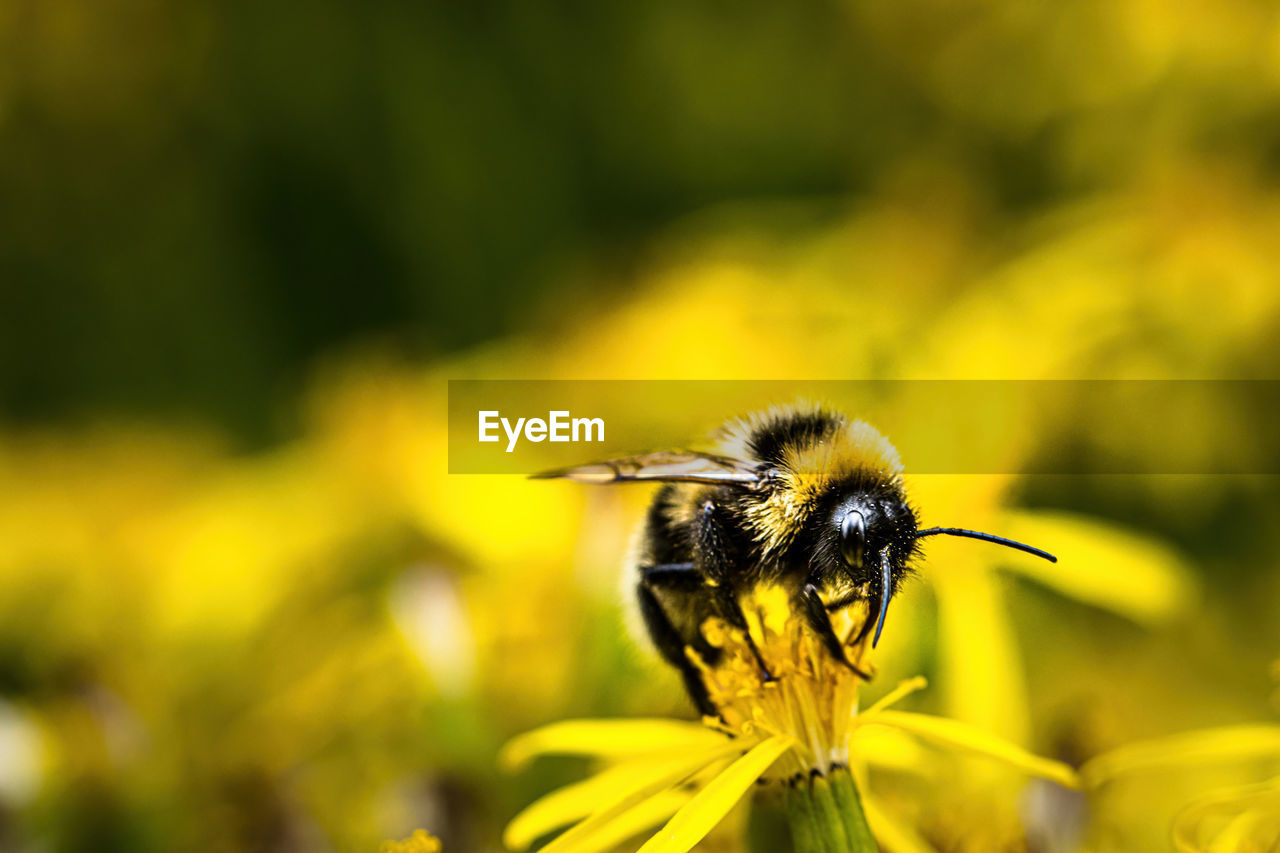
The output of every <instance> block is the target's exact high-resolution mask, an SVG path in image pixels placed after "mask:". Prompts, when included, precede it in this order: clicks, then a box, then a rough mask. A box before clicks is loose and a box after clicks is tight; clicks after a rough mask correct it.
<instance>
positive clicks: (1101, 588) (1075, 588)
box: [1000, 510, 1196, 624]
mask: <svg viewBox="0 0 1280 853" xmlns="http://www.w3.org/2000/svg"><path fill="white" fill-rule="evenodd" d="M1000 533H1001V535H1003V536H1009V537H1012V538H1014V539H1017V540H1019V541H1021V542H1027V543H1029V544H1032V545H1035V546H1037V547H1040V548H1044V549H1045V550H1046V551H1049V552H1051V553H1052V554H1054V555H1055V556H1057V558H1058V562H1056V563H1050V562H1049V561H1048V560H1041V559H1039V558H1037V557H1032V556H1031V555H1029V554H1023V553H1021V552H1017V551H1008V552H1007V553H1006V554H1005V555H1004V556H1005V557H1006V558H1007V559H1006V561H1005V562H1004V563H1003V565H1005V566H1006V567H1007V568H1009V569H1011V570H1014V571H1016V572H1017V573H1018V574H1020V575H1022V576H1024V577H1028V578H1031V579H1032V580H1035V581H1038V582H1040V583H1042V584H1044V585H1045V586H1048V587H1051V588H1053V589H1055V590H1057V591H1058V592H1060V593H1062V594H1063V595H1066V596H1069V597H1071V598H1074V599H1077V600H1079V601H1083V602H1087V603H1089V604H1093V605H1096V606H1098V607H1103V608H1106V609H1107V610H1110V611H1112V612H1114V613H1119V614H1121V615H1123V616H1126V617H1128V618H1129V619H1132V620H1133V621H1135V622H1139V623H1142V624H1154V623H1158V622H1160V621H1162V620H1165V619H1168V618H1170V617H1172V616H1174V615H1176V614H1178V613H1183V612H1186V611H1187V610H1188V609H1189V608H1190V607H1191V605H1192V604H1193V603H1194V601H1195V597H1196V584H1195V581H1194V577H1195V574H1194V572H1192V571H1191V569H1190V567H1189V566H1188V565H1187V563H1186V561H1184V560H1183V559H1182V558H1180V557H1179V556H1178V554H1177V552H1176V551H1174V550H1173V549H1172V548H1169V547H1168V546H1166V545H1163V544H1161V543H1159V542H1157V541H1155V540H1153V539H1150V538H1147V537H1145V536H1140V535H1138V534H1136V533H1133V532H1130V531H1127V530H1124V529H1122V528H1120V527H1117V526H1115V525H1112V524H1107V523H1105V522H1102V521H1098V520H1094V519H1090V518H1086V517H1083V516H1077V515H1071V514H1069V513H1057V512H1031V511H1026V510H1020V511H1010V512H1007V513H1005V515H1004V518H1003V521H1002V522H1001V530H1000Z"/></svg>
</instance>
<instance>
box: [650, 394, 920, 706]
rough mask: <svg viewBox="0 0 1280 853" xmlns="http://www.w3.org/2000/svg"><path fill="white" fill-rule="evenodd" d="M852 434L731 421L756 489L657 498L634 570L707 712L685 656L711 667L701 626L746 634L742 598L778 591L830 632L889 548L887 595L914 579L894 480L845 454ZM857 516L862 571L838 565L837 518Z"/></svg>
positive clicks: (907, 520) (814, 422)
mask: <svg viewBox="0 0 1280 853" xmlns="http://www.w3.org/2000/svg"><path fill="white" fill-rule="evenodd" d="M849 427H850V422H849V421H848V420H847V419H846V418H844V417H843V416H842V415H839V414H838V413H832V412H827V411H824V410H820V409H803V410H800V409H783V410H773V411H771V412H769V413H766V414H765V415H761V416H757V417H756V418H754V419H752V420H750V421H747V422H745V423H738V424H736V425H735V428H736V430H737V432H736V434H735V435H733V436H732V437H733V438H734V450H735V451H736V453H735V455H736V456H737V458H740V459H743V460H744V461H746V462H750V463H752V464H754V465H756V466H757V468H758V470H759V471H760V474H761V477H760V482H759V484H758V485H756V486H754V487H751V488H744V487H742V486H739V485H734V484H707V483H689V482H680V483H666V484H664V485H663V486H662V487H661V488H660V489H659V490H658V492H657V493H656V494H655V495H654V499H653V502H652V503H651V504H650V506H649V510H648V513H647V516H646V519H645V522H644V528H643V530H642V533H641V537H640V542H639V547H638V548H637V549H636V553H635V555H634V560H633V565H632V567H631V569H630V571H633V572H634V573H635V575H634V576H635V577H636V592H637V595H638V597H639V600H640V609H641V613H642V615H643V616H644V620H645V625H646V628H647V630H648V633H649V635H650V637H651V638H652V639H653V641H654V644H655V645H656V646H657V648H658V651H659V652H660V653H661V654H662V656H663V657H664V658H665V659H666V660H667V661H668V662H669V663H671V664H672V665H674V666H676V667H677V668H679V669H680V670H681V672H682V673H683V675H684V677H685V682H686V685H687V686H688V687H689V692H690V694H691V695H692V697H693V699H694V701H695V702H696V703H697V704H698V705H699V706H700V708H701V709H702V710H703V712H704V713H712V709H710V707H709V703H708V702H707V699H706V695H705V690H703V689H702V687H701V683H700V679H699V677H698V675H697V672H696V670H695V669H694V667H692V665H691V664H690V662H689V659H688V654H687V651H686V648H688V647H692V648H693V649H695V650H696V651H697V652H698V653H699V654H700V655H701V656H702V657H703V658H704V659H705V660H707V661H708V662H710V663H714V660H715V656H716V650H715V649H712V648H710V647H708V646H707V644H706V642H705V640H704V639H703V637H702V631H701V628H702V625H703V623H704V622H705V620H706V619H707V618H708V617H712V616H717V617H720V618H722V619H725V620H727V621H728V622H730V623H731V624H735V625H739V626H742V625H743V624H744V617H743V614H742V610H741V602H742V599H743V597H744V596H746V595H747V594H749V593H750V592H752V591H753V590H754V589H756V588H757V587H759V586H761V585H776V586H779V587H781V588H783V589H785V590H786V591H787V592H788V594H789V595H790V596H792V599H793V602H794V606H793V610H794V611H795V612H797V613H801V614H809V618H810V621H811V627H813V628H814V629H815V630H816V631H818V632H819V633H822V632H823V631H824V630H825V631H826V632H827V633H828V634H829V633H830V631H831V628H830V623H829V620H828V617H827V616H826V613H827V612H828V611H830V612H834V611H837V610H839V609H841V608H843V607H847V606H850V605H852V604H854V603H855V602H857V601H860V600H863V599H870V598H871V597H872V596H873V595H875V594H878V593H879V587H880V578H881V562H880V560H881V557H880V555H881V553H882V552H885V549H887V555H888V561H889V565H890V568H891V570H890V578H891V583H890V587H889V589H888V590H886V591H885V592H886V593H887V595H888V596H890V597H892V595H893V594H894V593H896V592H897V590H898V587H899V585H900V583H901V582H902V580H903V579H904V578H906V577H907V576H908V575H909V574H910V573H911V569H910V565H911V563H912V561H913V560H914V558H915V557H916V554H917V545H916V539H915V533H916V531H917V529H918V525H917V520H916V514H915V512H914V511H913V510H912V508H911V507H910V505H909V504H908V502H907V499H906V493H905V491H904V489H903V485H902V480H901V476H900V472H899V471H898V470H896V469H893V468H887V467H886V466H879V465H875V464H866V465H863V464H859V463H858V460H859V459H860V458H861V457H860V454H861V452H862V450H863V448H859V447H857V446H844V445H845V444H850V436H855V437H856V435H858V434H859V433H857V431H856V430H851V429H850V428H849ZM866 429H868V430H869V428H866ZM875 438H876V439H877V440H878V441H881V442H883V439H881V438H880V437H879V435H878V434H875ZM886 446H887V443H886ZM890 450H891V448H890ZM814 459H817V460H819V461H820V462H821V461H822V460H826V459H830V460H831V462H832V465H831V467H830V468H827V467H824V466H823V465H821V464H818V465H814V464H812V463H813V461H814ZM797 460H800V461H802V462H804V463H805V465H807V466H808V467H805V466H804V465H799V464H798V463H797ZM894 462H896V454H895V455H894ZM779 506H785V507H786V508H787V511H785V512H784V511H782V510H777V509H775V508H776V507H779ZM854 510H856V511H857V512H858V513H859V514H861V517H863V518H864V519H865V520H866V524H865V527H866V537H865V538H866V544H867V554H868V556H867V559H865V560H864V561H862V562H861V563H860V564H858V565H851V564H850V562H849V561H848V560H847V559H846V558H845V557H844V556H842V552H841V539H840V523H841V520H842V519H843V518H845V517H846V515H848V514H849V513H850V512H852V511H854ZM824 625H825V628H824ZM824 639H826V640H827V641H828V642H829V643H830V642H832V641H833V640H834V638H828V637H824ZM833 650H836V649H835V647H833Z"/></svg>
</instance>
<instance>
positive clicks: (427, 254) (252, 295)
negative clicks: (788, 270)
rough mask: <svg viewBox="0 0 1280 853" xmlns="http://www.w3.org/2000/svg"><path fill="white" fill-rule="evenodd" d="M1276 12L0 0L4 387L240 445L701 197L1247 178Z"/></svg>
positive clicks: (86, 412) (507, 317)
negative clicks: (380, 362) (1227, 172)
mask: <svg viewBox="0 0 1280 853" xmlns="http://www.w3.org/2000/svg"><path fill="white" fill-rule="evenodd" d="M1273 33H1274V20H1273V16H1272V14H1271V13H1270V12H1269V11H1268V6H1267V4H1265V3H1260V2H1256V3H1255V2H1230V3H1223V4H1213V5H1212V7H1210V6H1209V5H1207V4H1203V5H1202V4H1194V3H1193V4H1188V5H1187V8H1186V9H1183V10H1181V11H1180V12H1176V13H1175V12H1172V11H1168V10H1162V9H1161V8H1160V7H1153V6H1151V5H1150V4H1146V3H1143V2H1140V0H1126V2H1121V3H1104V2H1076V3H1070V4H1066V5H1061V6H1050V5H1048V4H1044V5H1040V6H1020V5H1017V4H1008V3H983V4H977V5H973V6H967V7H955V6H951V5H948V4H942V3H927V2H926V3H915V4H908V5H905V6H892V7H886V6H885V5H884V4H878V3H871V2H857V0H848V2H818V3H810V4H800V5H792V6H785V7H783V6H778V5H777V4H775V3H766V2H759V0H749V2H745V3H744V2H739V3H734V4H723V3H720V4H717V3H698V4H687V3H673V2H661V3H632V2H626V3H610V4H590V3H553V4H538V5H534V6H530V5H528V4H522V3H516V2H489V3H478V4H465V3H449V2H431V3H398V2H397V3H388V2H373V3H363V4H352V3H344V2H337V0H318V2H313V3H308V4H305V5H301V6H300V5H298V4H296V3H286V2H283V0H265V2H241V0H235V1H234V2H218V3H213V2H207V0H196V2H185V3H176V2H164V1H163V0H115V2H112V3H106V4H103V3H91V2H85V0H9V2H6V3H5V8H4V11H3V12H2V13H0V185H3V187H4V193H3V196H2V200H0V282H3V287H0V299H2V300H3V302H0V405H2V406H3V411H5V412H6V413H8V415H9V417H10V418H20V419H23V420H29V419H49V418H57V417H62V416H73V417H77V418H81V419H83V418H85V417H91V416H96V415H100V414H101V413H102V412H103V411H114V412H117V413H121V414H124V415H134V414H140V413H141V414H145V413H149V412H155V413H160V414H163V415H169V416H179V417H188V418H194V419H205V418H212V419H214V420H215V421H217V422H218V423H222V424H225V425H228V426H229V427H231V428H232V429H233V430H235V431H237V432H238V433H239V434H240V435H241V436H242V437H244V438H246V439H251V440H261V439H264V438H268V437H271V436H277V437H278V436H279V435H281V434H282V431H283V432H287V431H288V427H289V419H288V416H287V413H288V406H287V403H282V401H289V400H293V399H296V394H297V392H298V390H299V388H300V381H301V378H302V377H303V376H304V375H305V373H306V372H307V370H308V369H309V366H310V365H311V364H312V363H313V362H314V360H315V358H316V357H317V356H319V355H322V354H323V353H325V352H327V351H328V350H329V349H330V348H332V347H333V346H341V345H344V344H351V343H352V342H359V341H367V340H370V339H375V340H382V341H386V340H391V341H395V342H397V343H398V346H400V347H402V348H404V349H406V350H408V351H410V352H416V353H421V354H440V353H444V352H450V351H455V350H457V349H458V348H460V347H465V346H468V345H472V344H475V343H476V342H478V341H481V340H484V339H486V338H489V337H492V336H494V335H499V334H504V333H511V332H514V331H517V330H521V329H524V328H526V318H528V317H529V316H530V314H531V313H532V314H533V315H534V316H535V317H539V318H541V320H542V321H543V322H546V321H547V320H548V317H549V316H552V315H554V312H555V311H556V310H557V309H558V308H559V306H561V305H562V304H563V299H564V298H565V297H566V296H567V295H568V294H572V293H574V292H575V291H578V290H582V289H584V288H586V287H588V286H589V287H590V288H591V289H592V290H593V291H596V290H598V289H600V288H602V287H613V288H617V287H623V286H625V278H626V273H627V270H628V269H631V268H633V266H634V263H635V258H636V255H637V252H639V251H640V250H641V248H642V247H643V246H644V244H645V241H646V240H647V239H648V238H649V236H650V235H651V234H652V233H653V231H654V229H655V228H658V227H661V226H662V225H664V224H665V223H669V222H671V221H672V220H673V219H675V218H677V217H680V216H683V215H685V214H688V213H690V212H692V211H696V210H700V209H704V208H706V207H708V206H712V205H717V204H720V203H723V202H726V201H737V200H743V199H749V200H762V199H769V198H778V199H794V198H797V197H804V198H809V199H813V200H815V201H822V200H825V205H823V204H819V205H818V206H817V207H816V208H815V209H816V210H817V211H821V210H823V209H824V207H825V208H826V209H827V210H831V209H833V208H840V207H842V206H843V205H845V204H847V203H848V200H849V199H850V198H854V199H856V198H860V197H865V196H866V195H867V194H873V195H874V194H876V193H877V192H881V191H883V189H884V187H885V186H886V185H892V184H893V183H895V182H898V181H901V180H903V179H904V177H905V178H907V179H910V177H911V176H912V175H915V176H916V179H917V180H922V181H924V182H926V183H927V184H928V185H929V186H930V189H929V190H928V192H929V194H930V195H931V196H932V197H933V201H934V202H935V203H937V204H942V205H948V204H966V205H974V206H977V207H978V208H980V209H981V210H982V211H983V212H984V214H985V215H984V216H983V217H982V219H981V220H980V221H981V222H982V223H983V224H985V225H986V226H987V227H989V228H992V229H995V231H994V233H996V234H999V233H1000V229H1001V228H1002V227H1003V224H1005V223H1009V222H1012V221H1018V220H1021V219H1023V218H1025V217H1027V216H1033V215H1035V214H1036V212H1037V211H1042V210H1045V209H1046V208H1048V207H1050V206H1052V205H1057V204H1062V203H1064V202H1068V201H1071V200H1073V199H1087V198H1090V197H1091V196H1092V195H1093V194H1095V193H1098V192H1099V191H1108V190H1112V189H1115V188H1117V187H1123V186H1126V185H1129V184H1131V183H1133V182H1134V181H1141V180H1143V179H1144V178H1145V177H1146V176H1148V175H1149V174H1150V173H1151V172H1152V171H1153V170H1158V169H1160V168H1161V165H1162V163H1163V162H1165V161H1168V160H1169V159H1171V158H1172V159H1176V158H1181V157H1188V156H1193V157H1196V158H1206V159H1208V160H1210V161H1213V162H1217V163H1219V164H1224V163H1225V164H1230V167H1231V168H1232V169H1235V170H1241V169H1243V170H1246V171H1247V172H1248V175H1249V177H1248V180H1251V181H1261V182H1266V183H1270V182H1272V181H1273V180H1274V178H1275V175H1276V168H1277V153H1278V152H1280V111H1278V110H1277V107H1276V105H1275V104H1276V101H1275V99H1274V98H1273V97H1272V96H1271V94H1272V92H1273V91H1274V86H1275V81H1276V77H1277V74H1280V72H1278V71H1277V69H1276V67H1275V61H1274V51H1273V50H1272V49H1271V48H1272V47H1273V46H1274V38H1275V37H1274V35H1273ZM922 170H923V174H921V172H922ZM584 270H586V271H591V270H595V271H604V272H605V273H607V275H604V276H599V275H591V274H590V273H589V272H587V273H584V272H583V271H584ZM567 273H568V274H567ZM573 273H578V274H577V275H574V274H573ZM587 281H590V284H589V285H588V284H587V283H586V282H587Z"/></svg>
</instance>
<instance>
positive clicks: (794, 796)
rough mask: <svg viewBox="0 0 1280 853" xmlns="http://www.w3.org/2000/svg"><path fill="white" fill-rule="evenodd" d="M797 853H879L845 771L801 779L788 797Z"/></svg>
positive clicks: (855, 791)
mask: <svg viewBox="0 0 1280 853" xmlns="http://www.w3.org/2000/svg"><path fill="white" fill-rule="evenodd" d="M787 818H788V821H789V822H790V825H791V838H792V842H793V843H794V845H795V850H796V853H876V851H877V850H878V849H879V848H877V847H876V842H875V839H874V838H872V836H871V830H870V829H868V828H867V820H866V818H865V817H864V816H863V814H862V801H861V800H860V799H859V797H858V791H857V788H856V787H855V786H854V784H853V777H852V776H851V775H850V774H849V771H848V770H845V769H843V768H841V769H838V770H834V771H832V772H831V774H830V775H829V776H819V775H814V776H811V777H810V778H808V779H799V780H797V781H796V782H795V784H794V785H793V786H792V787H791V789H790V792H789V793H788V795H787Z"/></svg>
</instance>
